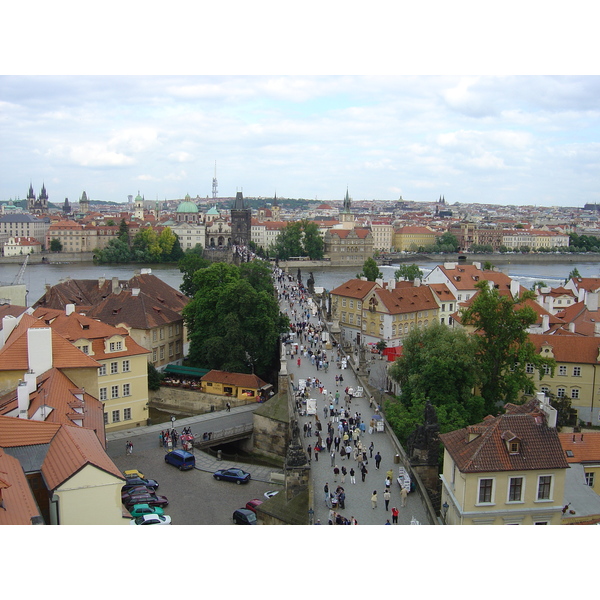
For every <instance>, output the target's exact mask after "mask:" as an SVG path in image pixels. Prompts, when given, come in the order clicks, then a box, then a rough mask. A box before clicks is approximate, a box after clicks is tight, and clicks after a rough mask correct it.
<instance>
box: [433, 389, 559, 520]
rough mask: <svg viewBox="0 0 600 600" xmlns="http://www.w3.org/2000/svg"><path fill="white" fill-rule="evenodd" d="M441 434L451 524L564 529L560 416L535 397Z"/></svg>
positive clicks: (446, 517)
mask: <svg viewBox="0 0 600 600" xmlns="http://www.w3.org/2000/svg"><path fill="white" fill-rule="evenodd" d="M505 409H506V412H505V414H502V415H499V416H497V417H492V416H490V417H487V418H486V419H485V420H484V421H483V422H482V423H479V424H477V425H471V426H469V427H466V428H465V429H459V430H457V431H451V432H450V433H445V434H441V435H440V436H439V437H440V441H441V442H442V444H443V446H444V467H443V474H442V475H441V480H442V498H441V502H442V518H443V519H444V521H445V523H446V524H447V525H560V524H561V522H562V514H563V513H562V509H563V506H564V495H565V478H566V471H567V469H568V467H569V465H568V463H567V461H566V458H565V454H564V452H563V449H562V447H561V444H560V440H559V438H558V433H557V432H556V427H555V424H556V420H555V419H556V413H555V411H554V409H552V408H551V407H549V405H548V404H547V403H540V402H539V401H538V399H537V398H536V399H533V400H531V401H530V402H529V403H527V404H525V405H522V406H515V405H513V404H507V405H506V407H505Z"/></svg>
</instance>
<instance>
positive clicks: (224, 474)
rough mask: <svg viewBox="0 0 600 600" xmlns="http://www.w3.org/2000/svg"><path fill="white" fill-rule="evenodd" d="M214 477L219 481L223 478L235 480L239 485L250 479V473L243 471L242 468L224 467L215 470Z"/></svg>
mask: <svg viewBox="0 0 600 600" xmlns="http://www.w3.org/2000/svg"><path fill="white" fill-rule="evenodd" d="M213 477H214V478H215V479H216V480H217V481H221V479H222V480H223V481H234V482H235V483H237V484H238V485H239V484H240V483H248V482H249V481H250V473H246V471H242V469H224V470H220V471H215V472H214V473H213Z"/></svg>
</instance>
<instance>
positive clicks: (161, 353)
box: [160, 346, 165, 360]
mask: <svg viewBox="0 0 600 600" xmlns="http://www.w3.org/2000/svg"><path fill="white" fill-rule="evenodd" d="M164 358H165V347H164V346H161V347H160V360H164Z"/></svg>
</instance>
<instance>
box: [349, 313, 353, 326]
mask: <svg viewBox="0 0 600 600" xmlns="http://www.w3.org/2000/svg"><path fill="white" fill-rule="evenodd" d="M348 323H350V325H353V324H354V313H350V314H349V315H348Z"/></svg>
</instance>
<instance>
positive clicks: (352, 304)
mask: <svg viewBox="0 0 600 600" xmlns="http://www.w3.org/2000/svg"><path fill="white" fill-rule="evenodd" d="M350 308H354V300H350Z"/></svg>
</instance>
